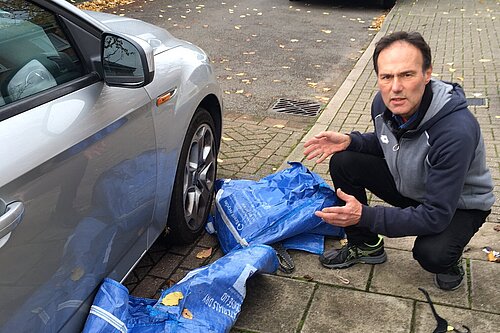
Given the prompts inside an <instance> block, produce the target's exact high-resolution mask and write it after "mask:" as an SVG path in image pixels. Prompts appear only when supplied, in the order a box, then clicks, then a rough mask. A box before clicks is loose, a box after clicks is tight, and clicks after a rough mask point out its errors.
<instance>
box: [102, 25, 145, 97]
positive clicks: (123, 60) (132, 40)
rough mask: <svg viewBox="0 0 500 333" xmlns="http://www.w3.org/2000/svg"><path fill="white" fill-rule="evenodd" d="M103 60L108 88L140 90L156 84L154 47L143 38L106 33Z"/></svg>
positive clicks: (104, 35)
mask: <svg viewBox="0 0 500 333" xmlns="http://www.w3.org/2000/svg"><path fill="white" fill-rule="evenodd" d="M101 61H102V66H103V69H104V81H105V82H106V84H108V85H109V86H114V87H124V88H140V87H144V86H145V85H147V84H149V83H150V82H151V81H153V77H154V57H153V48H152V47H151V45H149V44H148V42H146V41H144V40H142V39H140V38H137V37H134V36H128V35H122V34H114V33H113V34H111V33H104V34H103V35H102V39H101Z"/></svg>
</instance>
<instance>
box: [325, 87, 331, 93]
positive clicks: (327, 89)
mask: <svg viewBox="0 0 500 333" xmlns="http://www.w3.org/2000/svg"><path fill="white" fill-rule="evenodd" d="M330 90H332V88H323V91H324V92H327V91H330Z"/></svg>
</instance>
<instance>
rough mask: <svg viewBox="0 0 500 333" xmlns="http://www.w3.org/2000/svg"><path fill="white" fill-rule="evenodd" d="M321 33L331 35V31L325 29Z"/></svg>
mask: <svg viewBox="0 0 500 333" xmlns="http://www.w3.org/2000/svg"><path fill="white" fill-rule="evenodd" d="M321 32H324V33H325V34H331V33H332V31H331V30H326V29H323V30H321Z"/></svg>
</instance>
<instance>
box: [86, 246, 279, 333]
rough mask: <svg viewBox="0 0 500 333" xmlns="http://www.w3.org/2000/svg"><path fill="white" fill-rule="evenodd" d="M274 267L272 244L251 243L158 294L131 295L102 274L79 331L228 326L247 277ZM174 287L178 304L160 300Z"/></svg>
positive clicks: (172, 331) (204, 330)
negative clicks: (99, 285) (154, 297)
mask: <svg viewBox="0 0 500 333" xmlns="http://www.w3.org/2000/svg"><path fill="white" fill-rule="evenodd" d="M277 268H278V259H277V257H276V253H275V252H274V249H273V248H271V247H269V246H267V245H255V246H250V247H246V248H244V249H240V250H238V251H234V252H231V253H230V254H227V255H225V256H224V257H222V258H220V259H218V260H217V261H215V262H214V263H212V264H210V265H208V266H204V267H201V268H198V269H195V270H193V271H191V272H189V273H188V274H187V275H186V276H185V277H184V279H182V280H181V281H179V282H178V283H177V284H175V285H174V286H172V287H170V288H169V289H167V290H165V291H163V292H162V294H161V296H160V298H159V299H158V300H153V299H147V298H137V297H133V296H131V295H129V293H128V290H127V288H125V286H123V285H122V284H120V283H118V282H116V281H114V280H111V279H105V280H104V282H103V284H102V285H101V287H100V289H99V291H98V293H97V295H96V297H95V299H94V302H93V305H92V307H91V309H90V314H89V316H88V318H87V321H86V323H85V327H84V329H83V333H104V332H106V333H108V332H128V333H139V332H140V333H159V332H168V333H180V332H182V333H188V332H189V333H198V332H199V333H210V332H217V333H219V332H229V330H230V329H231V327H232V326H233V325H234V323H235V322H236V320H237V318H238V315H239V313H240V311H241V305H242V303H243V300H244V298H245V295H246V281H247V280H248V278H250V277H251V276H253V275H254V274H255V273H257V272H259V273H274V272H275V271H276V270H277ZM173 292H181V293H182V295H183V298H182V299H180V300H179V304H178V305H175V306H166V305H164V304H162V300H163V299H164V297H166V296H167V295H169V294H171V293H173ZM185 309H187V310H188V312H189V313H190V314H191V315H192V319H189V318H186V317H189V316H187V315H186V312H185ZM183 312H184V314H185V315H184V316H183Z"/></svg>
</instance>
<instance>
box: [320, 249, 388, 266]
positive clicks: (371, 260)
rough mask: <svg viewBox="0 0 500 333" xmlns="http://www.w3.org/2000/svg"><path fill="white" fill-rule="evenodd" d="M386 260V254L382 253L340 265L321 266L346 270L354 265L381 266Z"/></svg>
mask: <svg viewBox="0 0 500 333" xmlns="http://www.w3.org/2000/svg"><path fill="white" fill-rule="evenodd" d="M386 260H387V254H386V253H385V251H384V253H382V254H379V255H378V256H373V257H359V258H356V259H352V260H349V261H346V262H343V263H340V264H325V263H321V264H322V265H323V266H325V267H327V268H347V267H351V266H352V265H355V264H371V265H377V264H382V263H384V262H385V261H386Z"/></svg>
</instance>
